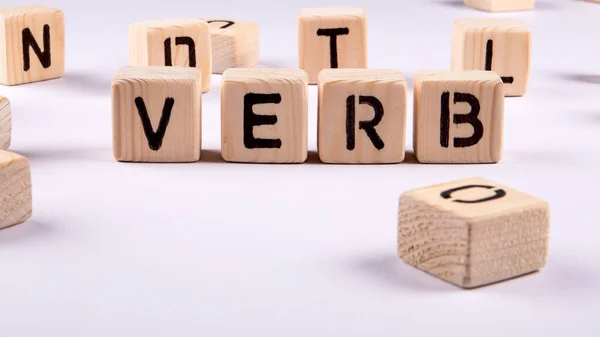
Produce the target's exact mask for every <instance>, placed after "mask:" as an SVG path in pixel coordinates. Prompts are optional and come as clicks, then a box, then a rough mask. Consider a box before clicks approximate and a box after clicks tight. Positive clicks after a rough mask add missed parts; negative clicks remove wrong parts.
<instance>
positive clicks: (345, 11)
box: [298, 8, 368, 84]
mask: <svg viewBox="0 0 600 337" xmlns="http://www.w3.org/2000/svg"><path fill="white" fill-rule="evenodd" d="M298 53H299V55H298V60H299V65H300V66H299V68H300V69H304V70H305V71H306V72H307V73H308V80H309V83H310V84H316V83H317V82H318V78H319V72H321V70H323V69H330V68H367V61H368V60H367V17H366V14H365V11H364V9H361V8H307V9H303V10H301V11H300V15H299V17H298Z"/></svg>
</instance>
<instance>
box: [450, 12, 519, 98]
mask: <svg viewBox="0 0 600 337" xmlns="http://www.w3.org/2000/svg"><path fill="white" fill-rule="evenodd" d="M490 41H491V42H490ZM487 56H491V59H490V60H488V57H487ZM530 59H531V31H530V29H529V27H527V25H526V24H525V23H524V22H523V21H521V20H517V19H460V20H456V21H455V22H454V26H453V30H452V70H491V71H494V72H496V73H498V75H500V76H501V77H503V78H505V80H504V82H505V83H504V95H505V96H523V95H524V94H525V93H526V91H527V87H528V83H529V72H530V70H529V69H530V63H531V61H530ZM489 61H491V64H489V66H490V67H489V68H490V69H486V66H488V64H487V63H489Z"/></svg>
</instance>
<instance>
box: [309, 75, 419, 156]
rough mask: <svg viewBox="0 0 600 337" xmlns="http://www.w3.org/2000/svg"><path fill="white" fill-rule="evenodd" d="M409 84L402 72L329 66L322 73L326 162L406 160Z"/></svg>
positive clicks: (322, 148) (321, 121)
mask: <svg viewBox="0 0 600 337" xmlns="http://www.w3.org/2000/svg"><path fill="white" fill-rule="evenodd" d="M406 98H407V86H406V79H405V77H404V75H403V74H402V73H401V72H399V71H396V70H375V69H326V70H323V71H321V73H320V75H319V118H318V119H319V124H318V125H319V127H318V133H317V134H318V138H317V139H318V141H317V143H318V148H319V157H320V159H321V161H322V162H325V163H340V164H341V163H359V164H384V163H400V162H402V161H403V160H404V155H405V144H406Z"/></svg>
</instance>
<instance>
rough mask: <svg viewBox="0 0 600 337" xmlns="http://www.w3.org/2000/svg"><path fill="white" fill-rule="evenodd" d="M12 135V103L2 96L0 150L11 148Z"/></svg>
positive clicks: (0, 106) (0, 97)
mask: <svg viewBox="0 0 600 337" xmlns="http://www.w3.org/2000/svg"><path fill="white" fill-rule="evenodd" d="M11 134H12V113H11V111H10V101H9V100H8V98H6V97H2V96H0V150H8V148H10V142H11Z"/></svg>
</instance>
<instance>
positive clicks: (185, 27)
mask: <svg viewBox="0 0 600 337" xmlns="http://www.w3.org/2000/svg"><path fill="white" fill-rule="evenodd" d="M211 54H212V47H211V39H210V32H209V28H208V23H207V22H206V21H203V20H200V19H166V20H156V21H144V22H138V23H134V24H132V25H131V26H130V27H129V65H130V66H175V67H192V68H198V69H200V71H201V73H202V91H203V92H207V91H209V90H210V88H211V75H212V55H211Z"/></svg>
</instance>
